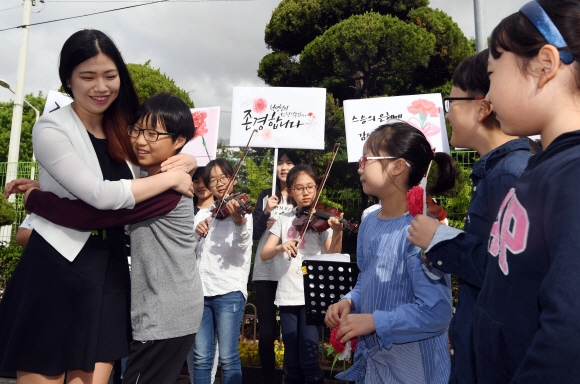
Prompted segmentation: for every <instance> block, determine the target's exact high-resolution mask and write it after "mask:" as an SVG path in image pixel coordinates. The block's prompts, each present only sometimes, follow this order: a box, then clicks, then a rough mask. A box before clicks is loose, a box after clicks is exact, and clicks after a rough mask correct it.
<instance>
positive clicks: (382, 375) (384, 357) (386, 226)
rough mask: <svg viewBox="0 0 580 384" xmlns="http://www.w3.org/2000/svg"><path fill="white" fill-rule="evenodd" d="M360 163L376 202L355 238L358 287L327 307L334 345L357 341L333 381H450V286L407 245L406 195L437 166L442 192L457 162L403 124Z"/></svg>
mask: <svg viewBox="0 0 580 384" xmlns="http://www.w3.org/2000/svg"><path fill="white" fill-rule="evenodd" d="M363 155H364V156H363V157H361V159H360V160H359V169H358V173H359V174H360V180H361V183H362V187H363V190H364V192H365V193H366V194H368V195H373V196H377V197H378V198H379V199H380V200H381V209H379V210H376V211H374V212H372V213H371V214H369V215H368V216H367V217H366V218H365V220H364V221H363V222H362V224H361V227H360V230H359V234H358V236H359V237H358V248H357V263H358V266H359V268H360V270H361V272H360V274H359V276H358V281H357V283H356V286H355V288H354V289H353V290H352V291H351V292H350V293H349V294H348V295H346V296H345V297H344V298H343V299H342V300H341V301H339V302H338V303H336V304H333V305H331V306H330V307H329V308H328V311H327V314H326V324H327V325H328V326H329V327H331V328H334V327H339V332H338V335H337V337H338V339H340V340H341V341H342V342H346V341H347V340H350V339H351V338H353V337H355V336H359V344H358V349H357V351H356V353H355V364H354V365H353V366H352V367H351V368H350V369H348V370H347V371H346V372H344V373H341V374H339V375H338V376H337V378H340V379H342V380H356V382H357V383H367V384H372V383H402V384H403V383H404V384H411V383H412V384H415V383H441V384H446V383H447V381H448V379H449V372H450V359H449V348H448V345H447V331H446V330H447V326H448V325H449V322H450V320H451V283H450V279H449V276H448V275H447V276H443V277H440V275H439V276H436V275H434V274H433V273H431V271H430V270H428V269H427V268H425V267H424V263H423V261H422V260H421V250H420V248H418V247H416V246H414V245H413V244H411V243H409V241H408V240H407V235H408V232H407V228H408V227H409V224H410V223H411V220H412V219H413V217H412V216H411V215H409V212H408V209H407V201H406V196H407V191H409V189H411V188H412V187H413V186H415V185H418V184H419V182H420V181H421V179H422V178H423V177H424V175H425V174H426V172H427V169H428V168H429V164H430V163H431V161H434V162H435V163H436V164H437V166H438V177H437V181H436V183H435V185H434V186H433V187H432V188H429V190H428V192H429V193H433V194H439V193H442V192H444V191H446V190H449V189H450V188H452V187H453V185H454V182H455V164H454V162H453V159H452V158H451V157H450V156H449V155H447V154H445V153H433V151H432V150H431V146H430V145H429V142H428V141H427V139H426V138H425V136H424V135H423V133H422V132H420V131H419V130H418V129H416V128H414V127H412V126H410V125H409V124H407V123H403V122H398V121H397V122H393V123H387V124H385V125H382V126H380V127H379V128H377V129H376V130H375V131H374V132H373V133H372V134H371V135H370V136H369V138H368V140H367V142H366V143H365V146H364V149H363Z"/></svg>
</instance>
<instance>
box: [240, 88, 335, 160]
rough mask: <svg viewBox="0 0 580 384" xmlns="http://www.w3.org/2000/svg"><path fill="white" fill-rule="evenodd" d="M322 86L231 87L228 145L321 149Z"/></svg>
mask: <svg viewBox="0 0 580 384" xmlns="http://www.w3.org/2000/svg"><path fill="white" fill-rule="evenodd" d="M325 111H326V89H324V88H283V87H235V88H234V94H233V101H232V130H231V134H230V145H231V146H243V147H245V146H246V144H247V143H248V140H249V138H250V135H251V134H252V131H253V130H254V129H257V130H258V133H257V134H256V135H254V138H253V139H252V143H251V144H250V146H252V147H263V148H293V149H324V118H325Z"/></svg>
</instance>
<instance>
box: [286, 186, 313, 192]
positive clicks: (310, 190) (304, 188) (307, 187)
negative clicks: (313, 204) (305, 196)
mask: <svg viewBox="0 0 580 384" xmlns="http://www.w3.org/2000/svg"><path fill="white" fill-rule="evenodd" d="M292 190H293V191H294V192H297V193H304V190H306V192H308V193H312V192H314V191H316V185H307V186H306V187H303V186H299V187H295V188H292Z"/></svg>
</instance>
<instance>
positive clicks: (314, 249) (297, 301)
mask: <svg viewBox="0 0 580 384" xmlns="http://www.w3.org/2000/svg"><path fill="white" fill-rule="evenodd" d="M295 211H296V210H295V209H293V210H292V211H291V212H284V213H282V214H281V215H280V216H279V217H278V220H276V222H275V223H274V225H273V226H272V228H270V233H273V234H274V235H276V236H278V237H279V238H280V240H281V242H282V243H285V242H286V241H288V239H295V238H297V237H298V232H299V231H298V230H297V229H296V228H294V227H293V226H292V222H293V221H294V219H295V218H296V213H295ZM331 237H332V229H330V228H329V229H327V230H326V231H324V232H322V233H316V232H314V231H313V230H311V229H308V230H307V231H306V233H305V234H304V239H303V240H302V242H301V244H300V247H299V249H298V255H297V256H296V257H293V258H289V257H288V255H286V254H281V255H278V256H277V257H276V271H277V274H278V277H279V279H278V289H277V290H276V300H275V301H274V304H276V305H304V304H305V301H304V278H303V277H302V260H306V259H308V257H309V256H313V255H320V254H325V253H326V249H325V248H324V242H325V241H326V240H327V239H329V238H331Z"/></svg>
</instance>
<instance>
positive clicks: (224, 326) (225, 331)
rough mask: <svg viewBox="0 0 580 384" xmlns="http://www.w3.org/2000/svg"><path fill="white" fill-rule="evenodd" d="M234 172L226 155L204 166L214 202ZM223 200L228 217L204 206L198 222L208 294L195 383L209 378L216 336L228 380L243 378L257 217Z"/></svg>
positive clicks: (229, 382) (228, 383) (197, 347)
mask: <svg viewBox="0 0 580 384" xmlns="http://www.w3.org/2000/svg"><path fill="white" fill-rule="evenodd" d="M232 177H234V170H233V168H232V165H231V164H230V163H229V161H227V160H226V159H216V160H212V161H210V162H209V163H208V164H207V165H206V166H205V169H204V173H203V179H204V182H205V185H207V186H208V187H209V190H210V192H211V193H212V194H213V195H214V196H215V197H216V198H217V199H218V200H217V202H215V203H214V205H213V206H212V207H211V208H213V207H214V206H215V204H217V203H218V202H219V199H222V198H223V197H224V196H228V195H230V194H231V193H232V189H233V186H234V185H235V184H236V182H237V181H236V180H234V181H233V183H232V184H231V187H230V189H229V190H227V188H228V183H229V181H230V180H231V178H232ZM224 205H225V206H226V210H227V211H228V212H229V215H228V216H226V217H225V218H223V219H218V218H217V217H216V218H212V217H211V215H212V213H211V208H210V209H208V210H200V211H199V212H198V214H197V215H196V216H195V222H194V226H195V232H196V233H197V235H198V236H199V241H198V243H197V246H196V248H195V253H196V256H197V259H198V263H199V271H200V275H201V282H202V286H203V296H204V308H203V316H202V319H201V325H200V327H199V331H198V332H197V335H196V337H195V343H194V346H193V364H194V376H193V381H194V382H195V383H196V384H209V383H210V382H211V372H212V366H213V362H214V356H215V355H216V352H215V340H216V338H217V342H218V351H219V352H218V354H219V362H220V364H221V369H222V373H223V378H224V381H223V382H224V384H240V383H241V382H242V366H241V362H240V355H239V351H238V339H239V335H240V325H241V322H242V316H243V314H244V306H245V303H246V299H247V297H248V290H247V283H248V275H249V274H250V263H251V258H252V226H253V222H252V220H250V219H249V218H247V217H245V215H244V214H243V210H242V209H241V207H240V204H239V203H238V202H237V201H236V200H235V199H231V200H229V201H228V202H226V203H224Z"/></svg>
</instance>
